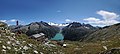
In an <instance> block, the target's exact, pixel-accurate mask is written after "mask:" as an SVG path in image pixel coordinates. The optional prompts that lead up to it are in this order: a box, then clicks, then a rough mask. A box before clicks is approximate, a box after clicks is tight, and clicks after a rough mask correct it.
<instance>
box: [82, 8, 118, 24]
mask: <svg viewBox="0 0 120 54" xmlns="http://www.w3.org/2000/svg"><path fill="white" fill-rule="evenodd" d="M97 14H99V15H101V16H102V18H103V19H102V20H101V19H99V18H95V17H89V18H85V19H83V20H84V21H86V23H90V24H92V25H102V26H106V25H113V24H116V23H119V21H118V20H116V19H117V18H118V17H119V15H117V14H116V13H114V12H108V11H103V10H100V11H97Z"/></svg>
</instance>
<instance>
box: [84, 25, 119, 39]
mask: <svg viewBox="0 0 120 54" xmlns="http://www.w3.org/2000/svg"><path fill="white" fill-rule="evenodd" d="M114 38H117V39H118V38H120V23H118V24H114V25H111V26H106V27H103V28H102V29H99V30H97V31H95V32H93V33H91V34H88V35H86V38H84V41H104V40H111V39H114Z"/></svg>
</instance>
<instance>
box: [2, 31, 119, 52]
mask: <svg viewBox="0 0 120 54" xmlns="http://www.w3.org/2000/svg"><path fill="white" fill-rule="evenodd" d="M8 42H10V43H8ZM65 43H66V44H68V45H67V47H66V48H63V47H61V46H59V45H55V47H52V46H51V47H49V46H45V45H44V44H43V43H41V42H39V41H36V40H34V39H29V38H28V37H27V36H26V35H24V34H21V35H20V36H12V35H10V34H6V33H5V34H4V33H2V35H1V36H0V52H1V54H5V53H6V54H15V53H16V54H22V53H26V54H33V53H35V52H34V51H37V52H38V54H40V53H44V54H98V53H100V52H102V51H105V49H104V48H103V46H107V48H108V49H111V48H118V47H120V38H119V37H116V36H115V37H114V38H113V37H111V38H110V39H109V40H107V41H96V42H79V41H65ZM30 45H32V46H30ZM3 46H5V47H8V48H9V47H10V48H11V49H8V48H4V47H3ZM25 46H27V48H28V49H27V50H25V49H24V47H25ZM3 49H4V50H6V52H4V51H2V50H3Z"/></svg>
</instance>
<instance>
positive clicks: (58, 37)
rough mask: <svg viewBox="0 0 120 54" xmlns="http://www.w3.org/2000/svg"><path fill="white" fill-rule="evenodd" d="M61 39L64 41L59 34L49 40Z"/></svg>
mask: <svg viewBox="0 0 120 54" xmlns="http://www.w3.org/2000/svg"><path fill="white" fill-rule="evenodd" d="M63 39H64V36H63V35H62V34H61V33H60V32H59V33H57V34H56V35H55V37H54V38H52V39H51V40H63Z"/></svg>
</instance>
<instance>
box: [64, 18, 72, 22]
mask: <svg viewBox="0 0 120 54" xmlns="http://www.w3.org/2000/svg"><path fill="white" fill-rule="evenodd" d="M65 22H73V21H72V20H70V19H66V20H65Z"/></svg>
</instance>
